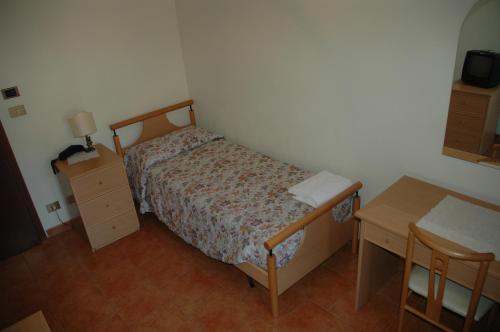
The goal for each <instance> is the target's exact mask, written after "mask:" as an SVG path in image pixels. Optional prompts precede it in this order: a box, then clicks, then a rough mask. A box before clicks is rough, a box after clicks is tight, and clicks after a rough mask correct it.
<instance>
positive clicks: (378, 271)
mask: <svg viewBox="0 0 500 332" xmlns="http://www.w3.org/2000/svg"><path fill="white" fill-rule="evenodd" d="M398 264H399V257H398V256H397V255H394V254H393V253H390V252H388V251H386V250H385V249H383V248H381V247H379V246H377V245H376V244H373V243H371V242H370V241H368V240H366V239H365V222H364V221H361V234H360V246H359V256H358V276H357V284H356V304H355V306H356V310H359V309H360V308H361V307H362V306H363V305H364V304H365V303H367V302H368V301H369V299H370V297H371V296H372V295H373V294H375V293H376V292H377V291H378V290H379V289H380V288H382V286H384V285H385V284H386V283H387V281H389V279H390V278H391V277H392V276H393V275H394V273H396V271H397V269H398Z"/></svg>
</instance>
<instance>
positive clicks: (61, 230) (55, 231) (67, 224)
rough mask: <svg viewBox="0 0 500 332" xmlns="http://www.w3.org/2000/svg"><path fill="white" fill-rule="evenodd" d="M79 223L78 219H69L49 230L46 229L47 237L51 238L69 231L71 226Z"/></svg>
mask: <svg viewBox="0 0 500 332" xmlns="http://www.w3.org/2000/svg"><path fill="white" fill-rule="evenodd" d="M79 221H80V217H76V218H73V219H70V220H68V221H66V222H64V224H60V225H57V226H55V227H52V228H49V229H47V237H53V236H56V235H58V234H61V233H64V232H66V231H69V230H70V229H72V228H73V225H74V224H76V223H78V222H79Z"/></svg>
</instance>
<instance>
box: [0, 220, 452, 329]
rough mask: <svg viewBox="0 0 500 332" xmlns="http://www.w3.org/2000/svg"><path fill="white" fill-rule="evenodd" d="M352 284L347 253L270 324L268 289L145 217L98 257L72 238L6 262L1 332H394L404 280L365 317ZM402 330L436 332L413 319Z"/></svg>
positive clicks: (1, 265) (309, 281)
mask: <svg viewBox="0 0 500 332" xmlns="http://www.w3.org/2000/svg"><path fill="white" fill-rule="evenodd" d="M381 268H383V267H381ZM355 277H356V258H355V257H354V256H353V255H352V254H351V251H350V247H344V248H343V249H341V250H340V251H339V252H338V253H337V254H335V255H334V256H332V257H331V258H330V259H329V260H328V261H326V262H325V263H324V264H323V265H321V266H320V267H318V268H316V269H315V270H314V271H313V272H311V273H310V274H309V275H307V276H306V277H305V278H304V279H302V280H301V281H300V282H299V283H298V284H296V285H295V286H293V287H292V288H291V289H289V290H288V291H287V292H285V293H284V294H283V295H282V296H281V297H280V311H281V313H280V317H279V318H278V319H273V318H272V317H271V314H270V311H269V304H268V298H267V292H266V290H265V289H264V288H263V287H261V286H259V285H258V286H256V287H255V288H249V287H248V284H247V279H246V277H245V275H244V274H243V273H241V272H240V271H239V270H237V269H236V268H235V267H233V266H231V265H227V264H223V263H220V262H217V261H215V260H212V259H210V258H208V257H206V256H204V255H203V254H202V253H201V252H200V251H198V250H196V249H194V248H193V247H191V246H189V245H187V244H185V243H184V242H183V241H182V240H180V239H179V238H177V237H176V236H175V235H173V234H172V233H171V232H170V231H168V229H167V228H166V227H165V226H163V225H161V224H160V223H159V222H157V221H156V219H155V218H154V217H153V216H146V217H142V220H141V230H140V231H139V232H137V233H134V234H133V235H130V236H128V237H126V238H124V239H122V240H119V241H118V242H116V243H114V244H112V245H110V246H108V247H105V248H103V249H101V250H99V251H97V252H96V253H92V252H91V251H90V248H89V245H88V243H87V242H86V240H85V238H84V237H83V236H82V235H81V234H80V233H79V232H77V231H76V230H71V231H68V232H65V233H62V234H60V235H57V236H55V237H53V238H50V239H49V240H47V241H45V242H44V243H43V244H41V245H39V246H37V247H34V248H32V249H30V250H29V251H27V252H25V253H23V254H21V255H18V256H15V257H12V258H9V259H7V260H5V261H1V262H0V292H1V297H0V329H1V328H3V327H5V326H7V325H10V324H12V323H13V322H15V321H17V320H19V319H21V318H23V317H25V316H27V315H29V314H31V313H33V312H35V311H37V310H40V309H41V310H43V312H44V314H45V316H46V318H47V320H48V322H49V325H50V326H51V328H52V330H53V331H106V332H111V331H176V330H180V331H191V330H193V331H214V330H220V331H233V330H236V331H240V330H242V331H270V330H273V331H274V330H279V331H362V330H365V331H391V330H395V327H396V322H397V315H398V311H397V308H398V299H399V290H400V279H401V275H397V276H395V277H394V278H393V280H391V281H390V282H389V283H388V284H387V285H386V286H385V287H384V288H383V289H382V290H381V291H380V292H379V293H378V294H377V295H376V296H375V297H374V298H373V299H372V300H371V301H370V302H369V303H368V304H367V305H366V306H364V307H363V308H362V310H360V311H359V312H356V311H355V310H354V294H355ZM417 302H418V300H417ZM407 316H409V315H407ZM450 317H451V316H450ZM450 321H451V322H452V323H454V324H457V322H458V324H460V321H459V320H457V319H456V318H455V317H451V318H450ZM405 326H406V329H407V330H409V331H419V332H422V331H433V329H432V328H430V327H429V326H427V325H425V324H424V323H422V322H421V321H420V320H418V319H416V318H412V317H407V319H406V324H405ZM458 326H460V325H458Z"/></svg>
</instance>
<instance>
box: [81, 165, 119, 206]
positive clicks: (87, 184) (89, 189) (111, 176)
mask: <svg viewBox="0 0 500 332" xmlns="http://www.w3.org/2000/svg"><path fill="white" fill-rule="evenodd" d="M126 179H127V176H126V174H125V170H124V169H123V166H122V165H121V164H118V163H116V164H115V165H113V166H111V167H106V168H104V169H100V170H97V171H95V172H93V173H91V174H88V175H85V176H81V177H78V178H76V179H74V180H73V181H72V187H73V192H74V194H75V198H76V200H77V201H78V203H79V204H81V203H83V202H86V201H88V200H90V199H92V198H94V197H97V196H99V195H101V194H104V193H106V192H108V191H110V190H113V188H117V187H120V186H124V185H128V182H127V181H126Z"/></svg>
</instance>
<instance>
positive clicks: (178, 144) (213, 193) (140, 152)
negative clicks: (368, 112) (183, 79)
mask: <svg viewBox="0 0 500 332" xmlns="http://www.w3.org/2000/svg"><path fill="white" fill-rule="evenodd" d="M192 105H193V101H192V100H188V101H185V102H182V103H179V104H176V105H172V106H169V107H166V108H163V109H161V110H157V111H154V112H149V113H146V114H143V115H140V116H137V117H134V118H131V119H128V120H124V121H121V122H118V123H115V124H112V125H111V126H110V128H111V129H112V130H113V131H114V137H113V138H114V143H115V148H116V151H117V153H118V154H119V155H121V156H122V157H124V162H125V165H126V168H127V173H128V176H129V182H130V185H131V188H132V192H133V193H134V197H135V199H136V201H137V202H138V203H139V205H140V210H141V213H145V212H153V213H155V214H156V216H157V217H158V219H159V220H160V221H162V222H163V223H165V224H166V225H167V226H168V227H169V228H170V229H171V230H172V231H173V232H175V233H176V234H177V235H178V236H180V237H181V238H183V239H184V240H185V241H186V242H188V243H190V244H191V245H193V246H195V247H197V248H198V249H200V250H202V251H203V252H204V253H205V254H206V255H208V256H210V257H212V258H215V259H218V260H220V261H223V262H226V263H230V264H234V265H235V266H236V267H238V268H239V269H240V270H242V271H243V272H244V273H246V274H247V275H248V276H249V277H250V278H251V279H253V280H256V281H257V282H259V283H260V284H262V285H263V286H264V287H266V288H268V289H269V293H270V300H271V309H272V313H273V315H274V316H277V315H278V296H279V294H281V293H283V292H284V291H285V290H287V289H288V288H289V287H290V286H291V285H293V284H294V283H295V282H297V281H298V280H300V279H301V278H302V277H303V276H304V275H305V274H307V273H308V272H309V271H311V270H312V269H314V268H315V267H317V266H318V265H319V264H321V263H322V262H323V261H324V260H326V259H327V258H328V257H329V256H330V255H332V254H333V253H335V252H336V251H337V250H338V249H339V248H340V247H342V246H343V245H345V244H346V243H347V242H348V241H350V240H352V241H353V251H355V250H356V247H357V237H358V232H357V228H358V223H357V221H356V220H355V219H354V218H353V217H352V215H354V213H352V214H351V212H355V211H356V210H357V209H358V208H359V203H360V198H359V195H358V190H359V189H360V188H361V183H360V182H356V183H354V184H352V185H351V186H350V187H349V188H347V189H345V190H344V191H343V192H341V193H340V194H338V195H337V196H335V197H333V198H332V199H330V200H329V201H328V202H326V203H325V204H323V205H322V206H320V207H318V208H313V207H311V206H309V205H307V204H304V203H302V202H299V201H297V200H295V199H293V197H292V195H291V194H289V193H288V192H287V189H288V188H289V187H291V186H293V185H295V184H297V183H299V182H302V181H303V180H305V179H306V178H308V177H310V176H311V175H313V173H311V172H307V171H304V170H301V169H299V168H297V167H295V166H293V165H289V164H286V163H283V162H279V161H276V160H274V159H272V158H270V157H268V156H265V155H263V154H260V153H257V152H254V151H252V150H249V149H247V148H245V147H243V146H241V145H237V144H233V143H230V142H228V141H226V140H225V139H224V138H223V137H221V136H218V135H216V134H213V133H210V132H208V131H206V130H204V129H201V128H196V121H195V116H194V111H193V109H192ZM183 108H189V115H190V125H188V126H185V127H177V126H175V125H173V124H172V123H171V122H170V121H168V119H167V117H166V116H165V114H166V113H168V112H171V111H174V110H178V109H183ZM138 122H142V123H143V131H142V134H141V136H140V137H139V139H138V140H137V141H136V142H134V143H133V144H131V145H130V146H128V147H126V148H123V147H122V146H121V143H120V139H119V136H118V135H117V134H116V130H117V129H119V128H123V127H125V126H128V125H131V124H135V123H138Z"/></svg>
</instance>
